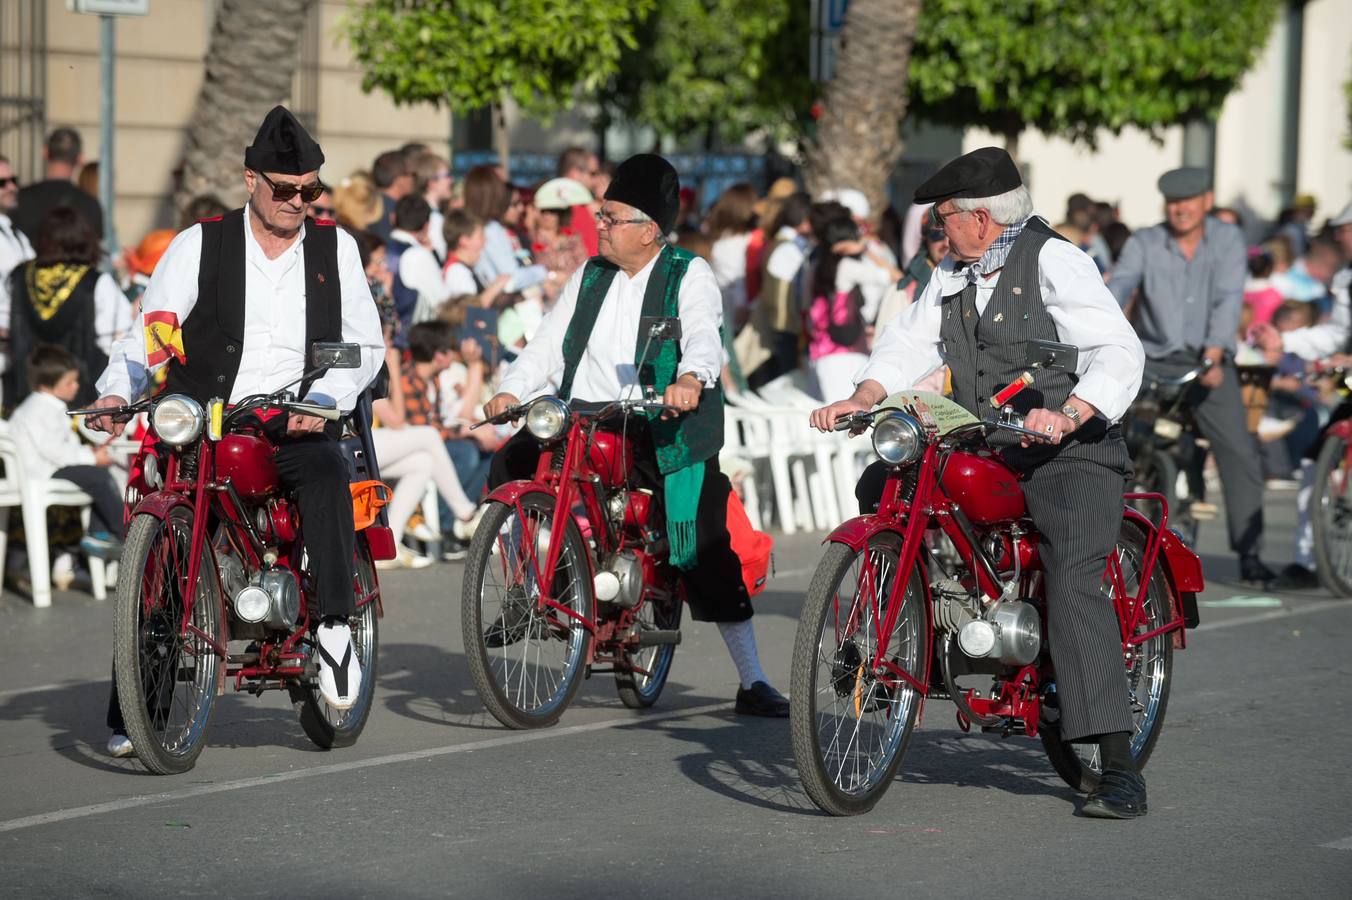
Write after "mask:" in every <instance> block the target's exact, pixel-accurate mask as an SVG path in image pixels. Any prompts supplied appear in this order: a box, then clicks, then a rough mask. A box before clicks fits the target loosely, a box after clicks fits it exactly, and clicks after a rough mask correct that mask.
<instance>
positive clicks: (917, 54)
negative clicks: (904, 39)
mask: <svg viewBox="0 0 1352 900" xmlns="http://www.w3.org/2000/svg"><path fill="white" fill-rule="evenodd" d="M1279 5H1280V0H1225V2H1223V3H1222V2H1216V0H1115V2H1112V3H1106V2H1104V3H1097V2H1093V3H1067V2H1064V0H1005V2H1004V3H1001V4H998V5H995V4H991V3H990V2H989V0H925V9H924V12H923V14H922V16H921V21H920V26H919V28H918V29H917V32H916V38H915V48H914V52H913V55H912V62H911V82H910V83H911V111H912V112H914V113H915V114H916V115H918V116H921V117H922V118H924V119H926V120H929V121H937V122H945V123H949V124H954V125H959V126H963V125H972V124H977V123H980V124H982V125H985V126H986V127H988V128H990V129H991V130H993V131H997V132H1003V133H1005V134H1006V135H1011V136H1013V135H1017V134H1018V133H1019V132H1020V131H1022V130H1023V129H1024V128H1026V127H1029V126H1031V127H1033V128H1036V129H1038V130H1039V131H1042V132H1044V133H1046V134H1049V135H1059V136H1063V137H1068V138H1070V139H1072V140H1079V141H1083V142H1085V143H1088V144H1090V145H1092V144H1093V141H1094V134H1095V132H1096V131H1098V130H1099V129H1107V130H1108V131H1111V132H1113V133H1114V134H1116V133H1118V132H1120V131H1121V130H1122V129H1123V128H1125V127H1127V126H1128V125H1132V126H1136V127H1139V128H1143V129H1146V130H1148V131H1154V130H1156V129H1159V128H1162V127H1165V126H1168V125H1172V124H1175V123H1178V122H1182V121H1186V120H1188V119H1191V118H1194V117H1198V116H1212V117H1214V116H1215V115H1216V114H1217V113H1218V112H1219V110H1220V106H1221V103H1222V102H1223V101H1224V100H1225V97H1226V95H1227V94H1229V93H1230V91H1231V90H1232V89H1234V87H1235V86H1236V85H1237V84H1238V82H1239V80H1240V78H1241V77H1242V76H1243V75H1244V73H1245V72H1246V71H1247V70H1248V69H1249V68H1250V66H1252V65H1253V62H1254V58H1255V56H1256V55H1257V54H1258V52H1259V51H1260V50H1261V49H1262V47H1263V45H1264V44H1265V43H1266V41H1267V37H1268V35H1269V34H1270V32H1271V30H1272V24H1273V20H1274V17H1275V16H1276V14H1277V10H1278V7H1279Z"/></svg>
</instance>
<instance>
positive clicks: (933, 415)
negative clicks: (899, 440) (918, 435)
mask: <svg viewBox="0 0 1352 900" xmlns="http://www.w3.org/2000/svg"><path fill="white" fill-rule="evenodd" d="M882 405H883V406H884V407H887V408H891V409H900V410H904V411H908V412H909V411H912V410H913V411H914V412H915V413H916V414H917V416H918V418H919V419H920V424H921V425H923V426H924V427H925V428H926V430H929V431H932V432H934V433H936V434H947V433H948V432H950V431H952V430H953V429H954V428H960V427H962V426H963V425H971V424H972V423H974V422H978V421H980V420H979V419H977V417H976V416H974V415H972V414H971V413H970V412H968V411H967V410H966V409H964V408H963V407H961V406H959V405H958V404H957V403H954V402H953V401H952V400H950V399H949V398H947V397H945V396H943V395H942V394H935V393H932V392H930V391H899V392H898V393H895V394H893V395H892V396H890V397H888V398H887V399H886V400H884V401H883V402H882Z"/></svg>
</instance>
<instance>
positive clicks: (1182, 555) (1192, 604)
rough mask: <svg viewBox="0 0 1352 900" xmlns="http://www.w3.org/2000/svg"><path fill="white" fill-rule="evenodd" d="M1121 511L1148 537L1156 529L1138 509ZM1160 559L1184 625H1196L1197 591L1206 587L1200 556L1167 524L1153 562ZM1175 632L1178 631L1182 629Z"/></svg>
mask: <svg viewBox="0 0 1352 900" xmlns="http://www.w3.org/2000/svg"><path fill="white" fill-rule="evenodd" d="M1124 515H1125V517H1126V518H1127V520H1128V521H1130V522H1132V523H1133V524H1135V525H1136V526H1137V527H1138V528H1140V529H1141V531H1142V532H1143V533H1144V534H1145V536H1146V538H1147V540H1148V539H1149V538H1150V536H1151V535H1153V534H1154V533H1155V532H1156V531H1157V530H1158V528H1157V527H1156V525H1155V523H1154V522H1152V521H1151V520H1150V519H1149V518H1147V517H1146V516H1145V515H1143V514H1142V513H1141V512H1140V510H1137V509H1135V508H1133V507H1130V506H1128V507H1127V508H1126V510H1125V512H1124ZM1161 561H1162V562H1163V564H1164V574H1165V577H1166V578H1168V579H1169V587H1170V588H1171V589H1172V590H1173V593H1174V596H1175V597H1176V598H1178V600H1177V602H1178V612H1179V615H1181V616H1182V617H1183V625H1184V627H1185V628H1196V627H1197V624H1198V622H1199V621H1200V616H1199V614H1198V611H1197V594H1198V593H1200V592H1201V591H1202V589H1203V588H1205V587H1206V579H1205V577H1204V575H1203V573H1202V560H1201V558H1200V557H1199V556H1198V555H1197V554H1196V553H1194V552H1193V550H1192V548H1191V547H1189V546H1188V545H1187V544H1186V543H1184V541H1183V539H1182V538H1181V537H1179V536H1178V534H1177V533H1176V532H1175V531H1174V530H1173V529H1170V528H1166V529H1165V530H1164V535H1163V537H1162V538H1161V539H1160V558H1159V559H1158V560H1156V565H1159V563H1160V562H1161ZM1178 634H1180V635H1181V634H1182V632H1178Z"/></svg>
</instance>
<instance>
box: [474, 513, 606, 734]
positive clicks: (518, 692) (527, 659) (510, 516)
mask: <svg viewBox="0 0 1352 900" xmlns="http://www.w3.org/2000/svg"><path fill="white" fill-rule="evenodd" d="M552 540H562V541H563V546H562V547H561V548H560V551H559V561H558V565H557V566H556V568H555V571H554V581H553V584H552V591H551V594H552V599H551V602H549V603H541V599H540V597H541V592H540V578H541V573H542V572H543V570H544V567H545V560H546V557H547V554H548V553H549V545H550V542H551V541H552ZM586 554H587V545H586V543H585V542H584V541H583V540H582V533H581V532H580V531H579V530H578V528H577V524H576V523H575V522H574V521H573V520H572V518H571V517H570V518H569V519H568V520H567V521H566V522H564V523H557V522H555V521H554V498H553V497H551V496H549V495H548V494H527V495H525V496H523V497H522V498H521V499H520V501H519V502H518V503H517V504H516V505H514V506H508V505H506V504H503V503H490V504H489V505H488V511H487V512H486V513H485V514H484V518H483V521H482V522H481V523H480V524H479V527H478V529H477V530H476V531H475V532H474V540H473V541H472V542H471V543H470V548H469V556H468V559H467V561H466V563H467V564H466V567H465V582H464V585H465V587H464V595H463V598H462V601H461V625H462V628H463V630H464V638H465V656H466V657H467V658H468V660H469V672H470V675H471V676H472V677H473V679H474V687H475V688H476V689H477V690H478V692H479V697H480V699H482V700H483V702H484V705H485V706H486V707H488V711H489V712H490V713H492V714H493V718H495V719H497V720H498V721H499V722H501V723H502V724H504V725H506V726H507V727H508V728H541V727H543V726H546V725H552V724H554V722H556V721H558V718H559V716H560V715H562V714H563V711H564V710H565V709H566V708H567V707H568V704H569V703H571V702H572V700H573V697H574V696H575V695H576V694H577V690H578V688H579V687H580V686H581V685H582V669H583V666H584V665H585V664H586V661H587V656H588V648H589V647H590V643H591V632H590V631H588V630H587V626H586V625H584V624H583V619H584V618H585V619H587V620H590V618H591V616H592V611H593V607H592V582H591V576H590V570H589V567H588V565H587V556H586Z"/></svg>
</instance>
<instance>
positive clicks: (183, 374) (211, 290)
mask: <svg viewBox="0 0 1352 900" xmlns="http://www.w3.org/2000/svg"><path fill="white" fill-rule="evenodd" d="M199 224H200V225H201V226H202V259H201V263H200V265H199V267H198V273H197V304H196V305H195V306H194V307H193V308H192V312H190V313H189V314H188V316H187V318H186V319H184V321H183V323H182V328H183V354H184V356H185V357H186V358H187V360H188V362H187V363H185V364H179V363H178V361H177V360H171V361H170V363H169V367H168V369H169V374H168V381H167V383H166V388H165V389H166V390H167V391H170V392H172V393H182V394H187V395H189V396H191V397H193V398H195V399H196V400H197V401H199V402H200V403H203V404H205V403H206V402H207V401H208V400H210V399H211V398H213V397H221V398H224V399H226V400H229V399H230V394H231V392H232V391H233V390H234V386H235V376H236V375H237V374H239V358H240V354H241V352H242V351H243V347H244V279H245V277H246V276H245V269H246V266H247V263H246V261H245V258H244V228H245V224H244V210H243V209H237V210H234V211H233V212H228V213H226V214H225V215H224V216H221V217H219V218H216V219H204V220H202V222H200V223H199ZM302 253H303V255H304V261H303V265H304V266H305V297H304V300H305V346H306V348H307V352H306V357H307V359H308V356H309V352H308V348H309V346H310V345H311V344H313V343H315V342H316V341H340V340H342V339H343V307H342V291H341V286H340V283H339V277H338V232H337V229H336V228H335V227H334V226H333V225H331V224H330V225H322V224H319V223H317V222H315V221H314V220H310V221H308V222H306V223H305V242H304V244H303V246H302ZM308 388H309V384H308V382H307V383H303V384H301V386H300V388H299V389H298V391H297V396H301V397H303V396H305V391H306V390H307V389H308Z"/></svg>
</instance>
